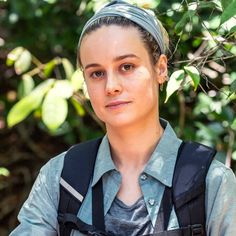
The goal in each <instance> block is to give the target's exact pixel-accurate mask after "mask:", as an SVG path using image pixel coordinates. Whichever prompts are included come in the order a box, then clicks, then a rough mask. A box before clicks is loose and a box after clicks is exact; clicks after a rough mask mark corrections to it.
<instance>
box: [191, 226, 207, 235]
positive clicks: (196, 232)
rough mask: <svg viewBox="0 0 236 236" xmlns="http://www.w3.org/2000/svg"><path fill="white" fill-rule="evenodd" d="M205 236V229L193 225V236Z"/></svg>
mask: <svg viewBox="0 0 236 236" xmlns="http://www.w3.org/2000/svg"><path fill="white" fill-rule="evenodd" d="M197 235H198V236H200V235H204V229H203V226H202V225H201V224H195V225H191V236H197Z"/></svg>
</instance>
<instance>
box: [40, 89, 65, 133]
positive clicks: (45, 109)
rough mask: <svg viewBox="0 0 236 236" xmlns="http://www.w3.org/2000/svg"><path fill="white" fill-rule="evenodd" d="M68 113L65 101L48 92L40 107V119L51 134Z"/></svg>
mask: <svg viewBox="0 0 236 236" xmlns="http://www.w3.org/2000/svg"><path fill="white" fill-rule="evenodd" d="M67 113H68V104H67V101H66V100H65V99H64V98H62V97H59V96H56V95H55V93H54V92H53V91H52V90H50V91H49V92H48V94H47V95H46V97H45V99H44V101H43V105H42V119H43V122H44V124H45V125H46V126H47V127H48V129H49V130H50V131H52V132H54V131H55V130H57V129H58V128H59V127H60V126H61V125H62V124H63V122H64V121H65V119H66V117H67Z"/></svg>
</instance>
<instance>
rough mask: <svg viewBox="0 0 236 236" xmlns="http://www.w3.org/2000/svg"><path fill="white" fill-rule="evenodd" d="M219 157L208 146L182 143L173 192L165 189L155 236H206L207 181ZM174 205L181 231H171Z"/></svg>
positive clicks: (175, 171) (176, 165)
mask: <svg viewBox="0 0 236 236" xmlns="http://www.w3.org/2000/svg"><path fill="white" fill-rule="evenodd" d="M215 153H216V151H215V150H214V149H212V148H210V147H207V146H205V145H202V144H199V143H195V142H182V144H181V145H180V148H179V151H178V155H177V160H176V164H175V170H174V176H173V183H172V188H171V189H170V188H168V187H165V191H164V194H163V198H162V201H161V206H160V210H159V213H158V216H157V221H156V225H155V230H154V234H153V236H154V235H160V236H161V235H162V236H172V235H173V236H175V235H176V236H192V235H199V236H204V235H206V233H205V221H206V217H205V179H206V175H207V172H208V169H209V167H210V164H211V162H212V160H213V157H214V156H215ZM173 205H174V208H175V212H176V215H177V218H178V222H179V226H180V229H176V230H170V231H167V227H168V222H169V217H170V213H171V209H172V207H173Z"/></svg>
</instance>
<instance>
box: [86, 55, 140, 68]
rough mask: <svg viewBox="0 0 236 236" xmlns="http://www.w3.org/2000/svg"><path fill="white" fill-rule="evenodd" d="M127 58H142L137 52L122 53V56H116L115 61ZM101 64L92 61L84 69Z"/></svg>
mask: <svg viewBox="0 0 236 236" xmlns="http://www.w3.org/2000/svg"><path fill="white" fill-rule="evenodd" d="M125 58H137V59H140V57H138V56H136V55H135V54H125V55H121V56H117V57H115V58H114V60H113V61H121V60H123V59H125ZM99 66H101V65H100V64H98V63H91V64H88V65H86V66H85V67H84V69H85V70H86V69H88V68H91V67H99Z"/></svg>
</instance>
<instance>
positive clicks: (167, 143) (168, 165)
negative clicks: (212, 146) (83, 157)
mask: <svg viewBox="0 0 236 236" xmlns="http://www.w3.org/2000/svg"><path fill="white" fill-rule="evenodd" d="M160 122H161V125H162V127H163V128H164V133H163V135H162V137H161V139H160V141H159V143H158V144H157V146H156V148H155V150H154V152H153V153H152V155H151V157H150V159H149V161H148V163H147V164H146V166H145V169H144V172H145V173H147V174H148V175H151V176H152V177H154V178H155V179H157V180H158V181H160V182H162V183H163V184H164V185H167V186H169V187H171V186H172V178H173V173H174V167H175V161H176V157H177V154H178V149H179V146H180V144H181V140H180V139H178V138H177V136H176V134H175V132H174V130H173V129H172V128H171V126H170V124H169V123H168V122H167V121H166V120H164V119H160ZM111 170H116V167H115V164H114V162H113V160H112V158H111V152H110V146H109V141H108V138H107V135H105V136H104V138H103V140H102V142H101V144H100V146H99V149H98V154H97V159H96V163H95V168H94V175H93V180H92V186H94V185H95V184H96V183H97V182H98V180H99V179H100V178H101V177H102V176H103V175H104V174H105V173H106V172H108V171H111Z"/></svg>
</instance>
